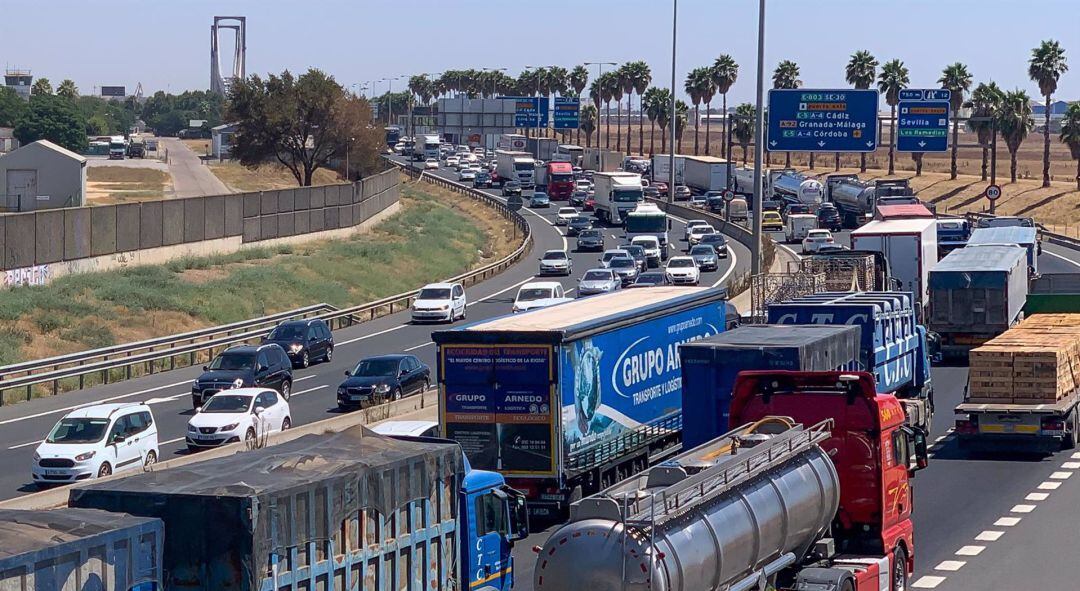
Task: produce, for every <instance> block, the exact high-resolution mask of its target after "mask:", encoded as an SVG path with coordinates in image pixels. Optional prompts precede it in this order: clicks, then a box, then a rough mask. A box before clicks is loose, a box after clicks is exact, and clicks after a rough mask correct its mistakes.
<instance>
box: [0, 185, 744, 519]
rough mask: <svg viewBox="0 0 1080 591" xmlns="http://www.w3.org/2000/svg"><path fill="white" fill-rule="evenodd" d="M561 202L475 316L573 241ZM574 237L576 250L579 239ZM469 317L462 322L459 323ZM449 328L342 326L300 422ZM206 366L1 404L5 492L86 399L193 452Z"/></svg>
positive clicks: (16, 488) (315, 370)
mask: <svg viewBox="0 0 1080 591" xmlns="http://www.w3.org/2000/svg"><path fill="white" fill-rule="evenodd" d="M438 174H439V176H443V177H445V178H450V179H454V178H456V174H454V173H452V172H450V171H440V172H439V173H438ZM492 194H495V192H492ZM557 209H558V208H557V206H556V207H550V208H547V209H541V210H536V211H534V210H529V209H526V210H524V211H525V213H524V215H525V217H526V219H527V220H529V222H530V227H531V228H532V230H533V233H534V234H533V235H534V245H533V248H532V251H531V252H530V253H529V254H528V255H527V256H526V257H525V258H524V259H523V261H522V262H521V263H520V264H518V265H515V266H514V267H512V268H511V269H508V270H507V271H505V272H504V273H502V274H501V275H499V276H497V277H494V278H492V279H490V280H488V281H485V282H483V283H481V284H478V285H475V286H472V287H470V288H468V290H467V296H468V297H469V301H470V305H469V309H468V310H469V311H468V321H469V322H472V321H476V320H481V319H485V318H491V317H495V316H500V315H504V314H507V313H509V312H510V307H511V304H512V302H513V298H514V295H515V294H516V290H517V288H518V286H520V285H521V284H523V283H525V282H527V281H529V280H532V279H533V278H534V274H535V272H536V270H537V263H536V260H537V259H538V258H539V257H540V255H541V254H542V253H543V252H544V251H545V250H549V249H560V248H564V245H566V244H567V240H566V238H565V237H564V236H563V234H562V230H561V228H558V227H556V226H555V225H554V223H553V221H554V216H555V212H556V210H557ZM610 231H611V234H609V240H608V243H609V244H610V245H611V246H615V245H617V244H618V243H619V240H618V239H617V236H618V235H619V230H618V229H617V228H613V229H610ZM672 233H673V236H675V237H676V238H678V237H681V236H682V233H683V221H682V220H679V219H675V223H674V225H673V228H672ZM568 242H569V247H570V248H571V250H572V248H573V242H574V241H573V239H572V238H571V239H570V240H569V241H568ZM676 244H677V245H680V246H681V247H683V248H685V243H682V242H679V241H676ZM731 248H732V253H733V255H734V256H733V257H730V258H729V259H727V261H726V262H725V261H722V262H721V265H720V269H719V270H718V271H716V272H709V273H704V274H703V277H702V284H703V285H712V284H714V283H715V284H719V283H721V282H722V281H727V280H728V279H729V278H731V277H735V276H738V274H739V273H741V272H743V270H745V269H746V268H747V267H748V266H749V260H750V256H749V252H748V251H747V250H746V249H745V248H744V247H742V246H741V245H739V244H738V243H735V242H734V241H733V242H732V246H731ZM570 254H571V257H572V260H573V261H574V273H573V274H572V275H571V276H570V277H565V278H553V280H557V281H560V282H561V283H562V284H563V286H564V289H565V290H568V291H569V294H568V295H574V291H572V290H574V289H575V288H576V281H577V278H578V277H580V275H581V274H583V273H584V272H585V271H587V270H588V269H590V268H592V267H594V266H597V265H598V264H599V262H598V261H599V254H597V253H577V252H571V253H570ZM547 279H548V278H545V280H547ZM462 324H463V323H461V322H459V323H458V324H456V325H455V326H459V325H462ZM443 328H446V326H444V325H434V326H432V325H413V324H411V323H409V317H408V313H399V314H395V315H392V316H388V317H384V318H379V319H376V320H374V321H371V322H367V323H363V324H359V325H355V326H353V327H349V328H345V329H342V330H339V331H336V332H335V335H334V336H335V340H336V343H337V348H336V350H335V355H334V360H333V362H331V363H328V364H320V365H314V366H312V367H311V368H308V369H306V370H305V369H301V370H295V371H294V379H295V384H294V388H293V398H292V400H291V402H290V406H291V408H292V415H293V424H294V425H301V424H307V423H310V422H313V421H317V420H320V419H324V418H328V417H331V416H334V415H333V413H335V412H337V411H336V405H335V396H336V390H337V386H338V384H339V383H340V382H341V381H342V380H343V379H344V375H343V374H344V372H345V370H346V369H350V368H351V367H352V366H353V365H355V363H356V361H357V360H358V359H360V358H363V357H366V356H370V355H378V354H385V353H396V352H411V353H413V354H415V355H417V356H418V357H419V358H420V359H421V360H422V361H424V362H425V363H427V364H428V365H431V366H433V365H434V361H435V347H434V346H433V345H432V343H431V339H430V335H431V331H432V330H439V329H443ZM200 373H201V368H186V369H181V370H175V371H171V372H164V373H159V374H155V375H152V376H145V377H142V378H138V379H134V380H129V381H126V382H120V383H116V384H109V385H104V386H98V387H94V388H87V389H84V390H80V391H76V392H69V393H66V394H63V395H60V396H54V397H48V398H41V399H36V400H32V401H30V402H26V403H22V404H17V405H11V406H7V407H0V450H2V452H3V453H0V499H6V498H10V497H13V496H17V495H20V494H24V493H27V492H33V491H35V490H36V487H34V486H33V484H32V483H31V481H30V479H29V467H30V462H31V460H32V455H33V452H34V448H35V447H36V445H37V443H38V442H39V441H40V439H41V438H42V437H43V436H44V435H45V434H46V433H47V432H48V430H49V429H50V428H51V427H52V426H53V424H55V422H56V421H57V420H58V419H59V418H60V417H61V416H63V413H65V412H67V411H68V410H70V409H71V408H74V407H76V406H80V405H85V404H90V403H94V402H121V401H123V402H148V403H149V404H150V405H151V408H152V410H153V412H154V416H155V419H156V420H157V424H158V430H159V441H160V449H161V457H162V459H168V458H170V457H173V456H175V455H176V454H180V453H186V446H185V445H184V441H183V436H184V433H185V432H186V426H187V421H188V420H189V419H190V417H191V416H192V410H191V402H190V398H189V396H190V384H191V381H192V380H193V379H194V378H195V377H197V376H198V375H199V374H200Z"/></svg>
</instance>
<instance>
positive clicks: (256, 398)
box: [185, 388, 292, 451]
mask: <svg viewBox="0 0 1080 591" xmlns="http://www.w3.org/2000/svg"><path fill="white" fill-rule="evenodd" d="M291 426H292V412H291V409H290V408H289V401H288V400H285V398H284V397H282V396H281V395H280V394H278V393H277V392H275V391H274V390H270V389H268V388H237V389H235V390H228V391H226V392H220V393H218V394H214V395H213V396H211V397H210V398H209V399H208V400H207V401H206V402H204V403H203V405H202V408H199V409H196V411H195V416H193V417H191V420H189V421H188V424H187V437H186V438H185V439H186V442H187V446H188V450H189V451H196V450H198V449H201V448H206V447H218V446H219V445H225V444H228V443H237V442H240V441H243V442H244V443H246V444H247V445H248V446H249V447H255V446H256V443H257V442H259V441H261V440H263V439H264V438H265V437H266V436H267V435H269V434H270V433H276V432H278V431H285V430H286V429H288V428H289V427H291Z"/></svg>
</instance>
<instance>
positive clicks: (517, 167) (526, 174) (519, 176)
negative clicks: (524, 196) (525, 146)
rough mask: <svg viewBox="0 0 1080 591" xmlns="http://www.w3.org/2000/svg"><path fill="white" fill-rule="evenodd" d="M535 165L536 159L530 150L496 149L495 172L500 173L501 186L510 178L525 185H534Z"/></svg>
mask: <svg viewBox="0 0 1080 591" xmlns="http://www.w3.org/2000/svg"><path fill="white" fill-rule="evenodd" d="M535 167H536V161H535V160H533V157H532V154H529V153H528V152H518V151H514V150H495V174H497V175H499V186H502V184H503V183H505V182H506V181H510V180H514V181H518V182H520V183H521V186H523V187H531V186H533V185H534V183H535V176H534V174H535V172H534V169H535Z"/></svg>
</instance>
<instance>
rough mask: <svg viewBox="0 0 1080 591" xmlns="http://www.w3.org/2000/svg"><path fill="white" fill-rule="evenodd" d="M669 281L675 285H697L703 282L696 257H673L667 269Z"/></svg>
mask: <svg viewBox="0 0 1080 591" xmlns="http://www.w3.org/2000/svg"><path fill="white" fill-rule="evenodd" d="M665 272H666V273H667V276H668V279H670V280H671V282H672V283H674V284H675V285H697V284H698V281H700V280H701V272H700V271H698V266H697V262H695V261H694V257H681V256H680V257H671V259H669V260H668V262H667V269H665Z"/></svg>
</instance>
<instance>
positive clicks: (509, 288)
mask: <svg viewBox="0 0 1080 591" xmlns="http://www.w3.org/2000/svg"><path fill="white" fill-rule="evenodd" d="M536 279H538V277H536V276H535V275H533V276H532V277H528V278H526V279H524V280H522V281H518V282H517V283H515V284H513V285H511V286H509V287H507V288H505V289H500V290H499V291H497V292H495V293H493V294H491V295H487V296H484V297H482V298H480V299H476V300H473V301H471V302H469V303H467V304H465V306H466V307H468V306H471V305H473V304H479V303H480V302H486V301H487V300H490V299H491V298H493V297H495V296H498V295H502V294H504V293H506V292H508V291H510V290H511V289H514V288H515V287H521V286H522V285H525V284H526V283H528V282H530V281H534V280H536Z"/></svg>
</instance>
